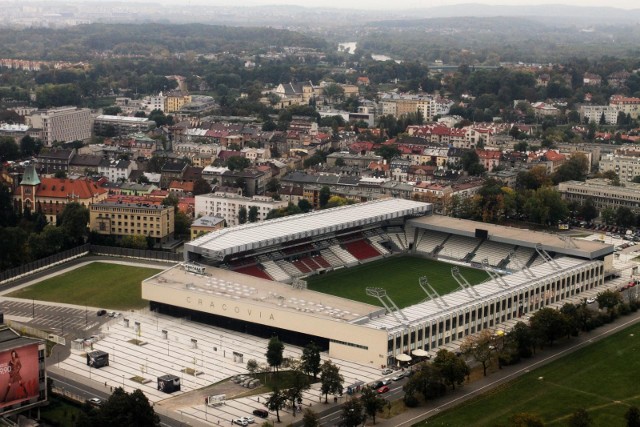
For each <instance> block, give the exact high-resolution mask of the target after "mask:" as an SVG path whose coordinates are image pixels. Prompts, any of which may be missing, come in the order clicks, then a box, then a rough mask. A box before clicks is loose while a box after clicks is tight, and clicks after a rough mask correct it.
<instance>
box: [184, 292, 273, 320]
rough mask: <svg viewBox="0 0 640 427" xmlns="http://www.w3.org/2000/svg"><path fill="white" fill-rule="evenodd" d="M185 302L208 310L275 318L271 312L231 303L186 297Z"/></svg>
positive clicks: (260, 317)
mask: <svg viewBox="0 0 640 427" xmlns="http://www.w3.org/2000/svg"><path fill="white" fill-rule="evenodd" d="M187 304H189V305H192V306H197V307H208V308H209V310H213V311H217V312H220V311H222V312H228V313H235V314H244V315H247V316H249V317H255V318H258V319H269V320H275V317H274V316H273V313H263V312H262V311H259V310H254V309H252V308H248V307H247V308H241V307H239V306H237V305H233V304H227V303H219V302H218V303H216V302H214V301H212V300H209V301H208V302H207V301H205V300H203V299H202V298H194V297H187Z"/></svg>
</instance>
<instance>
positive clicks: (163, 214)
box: [89, 201, 175, 244]
mask: <svg viewBox="0 0 640 427" xmlns="http://www.w3.org/2000/svg"><path fill="white" fill-rule="evenodd" d="M174 222H175V209H174V207H173V206H162V205H161V204H158V205H155V204H150V203H146V204H145V203H121V202H117V201H113V202H102V203H93V204H91V205H90V206H89V229H90V230H91V231H94V232H96V233H98V234H102V235H110V236H113V237H115V238H116V239H122V238H123V237H124V236H145V237H149V238H152V239H153V241H154V243H156V244H158V243H164V242H166V241H168V240H170V239H171V238H173V233H174Z"/></svg>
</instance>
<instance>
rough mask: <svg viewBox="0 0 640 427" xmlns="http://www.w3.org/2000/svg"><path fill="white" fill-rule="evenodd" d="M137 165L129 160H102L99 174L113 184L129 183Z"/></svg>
mask: <svg viewBox="0 0 640 427" xmlns="http://www.w3.org/2000/svg"><path fill="white" fill-rule="evenodd" d="M134 166H135V163H134V162H131V161H129V160H109V159H102V161H101V162H100V165H99V166H98V173H99V174H100V175H102V176H104V177H106V178H107V179H108V180H109V181H111V182H118V181H127V180H128V179H129V175H131V171H133V170H134Z"/></svg>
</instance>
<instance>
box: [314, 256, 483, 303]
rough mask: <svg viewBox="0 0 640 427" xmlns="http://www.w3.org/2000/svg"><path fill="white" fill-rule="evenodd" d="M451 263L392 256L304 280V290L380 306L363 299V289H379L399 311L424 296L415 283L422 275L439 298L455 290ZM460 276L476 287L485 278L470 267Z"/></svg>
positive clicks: (368, 299) (479, 271) (373, 301)
mask: <svg viewBox="0 0 640 427" xmlns="http://www.w3.org/2000/svg"><path fill="white" fill-rule="evenodd" d="M451 267H452V265H451V264H446V263H443V262H439V261H433V260H430V259H425V258H418V257H412V256H403V257H392V258H386V259H383V260H380V261H375V262H370V263H366V264H362V265H359V266H357V267H353V268H342V269H340V270H337V271H332V272H330V273H327V274H323V275H318V276H312V277H309V278H307V279H306V280H307V284H308V288H309V289H311V290H314V291H318V292H323V293H325V294H331V295H336V296H339V297H344V298H348V299H351V300H354V301H361V302H365V303H368V304H373V305H380V302H379V301H378V300H377V299H376V298H373V297H369V296H367V294H366V293H365V288H367V287H381V288H384V289H386V290H387V294H388V295H389V296H390V297H391V299H392V300H393V301H394V302H395V303H396V304H397V305H398V307H400V308H403V307H407V306H410V305H413V304H416V303H418V302H420V301H422V300H423V299H424V298H425V297H426V295H425V293H424V291H423V290H422V289H421V288H420V286H419V284H418V279H419V278H420V277H421V276H426V277H427V278H428V279H429V283H430V284H431V286H433V288H434V289H435V290H436V291H438V293H440V295H443V294H446V293H449V292H451V291H453V290H455V289H456V288H457V287H458V283H457V282H456V281H455V280H454V279H453V277H451ZM460 271H461V272H462V274H463V275H464V277H465V278H466V279H467V280H468V281H469V282H470V283H471V284H477V283H480V282H482V281H484V280H486V279H488V278H489V276H488V275H487V273H485V272H484V271H481V270H475V269H472V268H465V267H460Z"/></svg>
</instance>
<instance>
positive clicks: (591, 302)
mask: <svg viewBox="0 0 640 427" xmlns="http://www.w3.org/2000/svg"><path fill="white" fill-rule="evenodd" d="M594 302H596V299H595V298H587V304H593V303H594Z"/></svg>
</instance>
